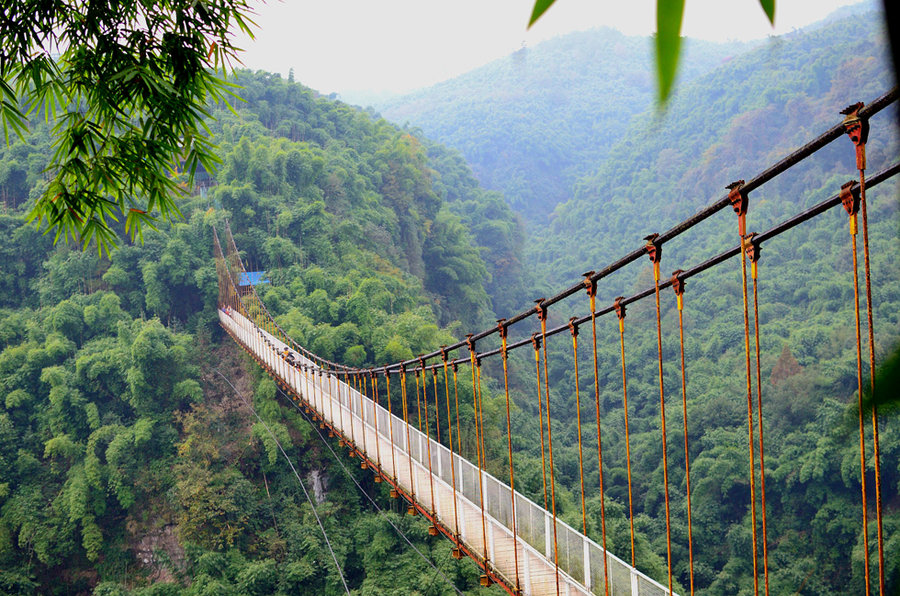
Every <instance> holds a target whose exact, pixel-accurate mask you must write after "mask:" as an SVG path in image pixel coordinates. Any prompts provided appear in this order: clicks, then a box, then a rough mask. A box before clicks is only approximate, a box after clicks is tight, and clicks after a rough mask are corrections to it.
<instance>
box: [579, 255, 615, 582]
mask: <svg viewBox="0 0 900 596" xmlns="http://www.w3.org/2000/svg"><path fill="white" fill-rule="evenodd" d="M583 277H584V282H583V283H584V288H585V290H586V291H587V294H588V298H589V299H590V305H591V334H592V337H593V340H594V344H593V347H594V350H593V352H594V405H595V407H596V411H597V470H598V473H599V476H600V532H601V538H602V540H603V592H604V594H605V596H609V577H608V574H609V565H608V560H607V556H606V498H605V496H604V487H603V441H602V438H601V434H600V366H599V363H598V359H597V280H595V279H594V271H588V272H587V273H584V274H583Z"/></svg>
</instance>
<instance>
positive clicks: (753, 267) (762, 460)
mask: <svg viewBox="0 0 900 596" xmlns="http://www.w3.org/2000/svg"><path fill="white" fill-rule="evenodd" d="M755 236H756V234H748V235H747V241H746V242H745V247H744V252H746V253H747V258H748V259H750V279H751V280H752V281H753V333H754V344H753V345H754V348H755V350H756V425H757V428H758V429H759V497H760V506H761V509H760V515H761V517H762V548H763V583H764V588H765V594H766V596H769V530H768V524H767V515H766V455H765V441H764V440H763V410H762V371H761V366H760V345H759V295H758V286H759V282H758V277H759V275H758V274H759V256H760V251H761V248H760V246H759V245H758V244H757V243H756V242H754V237H755Z"/></svg>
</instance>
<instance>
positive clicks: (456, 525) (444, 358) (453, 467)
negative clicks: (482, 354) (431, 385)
mask: <svg viewBox="0 0 900 596" xmlns="http://www.w3.org/2000/svg"><path fill="white" fill-rule="evenodd" d="M447 360H448V359H447V346H441V362H443V365H444V398H445V402H446V404H447V433H448V435H447V446H448V447H449V448H450V482H451V486H452V488H453V540H454V542H455V543H456V545H457V547H456V548H455V549H453V554H454V555H455V556H459V555H461V554H462V553H461V552H460V551H459V543H460V535H459V512H458V510H457V492H456V456H455V455H454V454H453V417H452V416H451V413H450V379H449V376H448V371H447ZM454 366H455V363H454ZM453 377H454V380H455V379H456V374H455V372H454V375H453ZM456 434H457V435H459V426H458V424H457V427H456ZM457 440H458V439H457Z"/></svg>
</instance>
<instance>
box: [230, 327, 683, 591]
mask: <svg viewBox="0 0 900 596" xmlns="http://www.w3.org/2000/svg"><path fill="white" fill-rule="evenodd" d="M219 320H220V322H221V324H222V326H223V327H224V328H225V329H226V330H227V331H228V333H229V334H230V335H231V336H232V337H233V338H234V339H235V341H237V342H238V344H239V345H241V346H242V347H243V348H244V349H246V350H247V351H248V352H250V353H251V354H254V355H255V356H256V358H257V359H258V360H260V361H261V362H262V363H263V364H264V365H265V366H266V367H267V369H268V370H269V372H270V374H272V375H273V376H275V377H277V378H278V379H279V380H280V381H281V382H282V383H284V384H285V385H288V386H290V387H291V388H292V389H293V391H294V393H295V394H296V395H298V396H302V399H303V400H304V402H305V403H306V404H308V405H309V406H310V407H311V408H312V409H313V410H315V412H316V415H317V416H318V417H320V418H321V419H322V420H323V422H325V423H326V424H328V425H329V426H330V427H331V428H333V429H334V430H335V432H337V433H339V434H340V435H341V436H342V437H343V438H344V439H345V440H347V441H348V442H349V443H350V444H351V445H352V446H353V447H354V449H355V450H356V451H357V452H358V453H359V454H360V455H361V456H362V457H363V458H365V460H366V461H367V462H368V463H369V464H371V465H374V466H375V467H376V468H377V469H380V470H381V474H382V476H384V477H385V478H386V479H387V480H388V482H390V483H391V484H392V485H394V486H395V487H396V488H397V489H398V490H399V491H400V492H401V493H403V494H404V495H405V496H406V497H407V498H409V499H410V500H411V501H412V502H414V503H415V505H416V507H417V509H418V510H419V511H421V512H422V513H423V514H425V515H426V516H427V517H429V518H431V519H432V520H433V521H434V523H435V526H436V527H438V528H439V529H440V531H442V532H443V533H445V534H447V535H448V536H449V537H450V538H451V540H454V541H455V542H457V543H458V544H459V545H460V546H461V547H462V548H463V550H464V551H466V552H467V554H469V555H470V556H472V558H473V559H475V560H476V561H477V562H479V563H480V564H482V565H484V564H485V559H486V560H487V561H486V565H487V568H488V571H489V574H490V575H492V576H493V577H494V578H495V579H500V580H501V581H502V583H504V584H505V585H506V587H507V588H508V589H514V588H515V587H516V586H519V587H520V589H521V591H522V593H524V594H534V595H552V596H556V595H557V594H561V595H569V596H575V595H585V596H586V595H588V594H605V586H604V567H605V568H606V569H608V573H609V593H610V594H611V595H613V596H620V595H621V596H624V595H630V596H638V595H640V596H658V595H659V596H662V595H665V594H668V590H667V589H665V588H664V587H663V586H661V585H660V584H658V583H656V582H655V581H653V580H651V579H650V578H648V577H647V576H645V575H643V574H642V573H640V572H639V571H637V570H636V569H634V568H633V567H631V566H629V565H627V564H626V563H624V562H623V561H622V560H621V559H618V558H617V557H615V556H614V555H612V553H607V554H606V557H605V563H606V564H605V565H604V553H603V549H602V548H600V546H599V545H597V544H596V543H595V542H593V541H592V540H590V539H589V538H587V537H585V536H583V535H582V534H580V533H578V532H576V531H575V530H574V529H572V528H571V527H570V526H568V525H566V524H565V523H563V522H561V521H558V520H557V521H556V530H557V544H558V549H559V553H558V554H559V557H558V561H559V564H558V567H557V565H556V563H555V558H554V553H553V523H554V522H553V517H552V515H551V514H550V513H549V512H547V511H545V510H544V509H543V508H541V507H539V506H537V505H536V504H535V503H533V502H532V501H530V500H529V499H527V498H526V497H524V496H522V495H521V494H519V493H518V492H516V495H515V497H516V498H515V514H516V524H515V525H516V532H515V535H514V533H513V530H512V529H511V528H512V525H513V524H512V517H513V516H512V503H511V498H510V489H509V486H507V485H506V484H504V483H502V482H501V481H499V480H498V479H496V478H494V477H493V476H491V475H490V474H488V473H486V472H484V471H481V472H480V474H481V479H480V480H481V482H480V483H479V470H478V468H477V467H476V466H475V465H473V464H472V463H471V462H469V461H468V460H466V459H464V458H462V457H460V456H459V455H458V454H456V453H453V454H451V453H450V450H449V449H448V448H446V447H444V446H443V445H442V444H440V443H438V442H437V441H434V440H432V439H430V438H429V437H427V436H426V435H425V434H423V433H421V432H419V430H418V429H417V428H415V427H414V425H412V424H409V425H407V424H406V423H404V422H403V420H402V419H400V418H399V417H397V416H395V415H392V414H390V413H389V412H388V411H387V410H386V409H384V408H382V407H381V406H379V405H377V404H375V403H374V402H373V401H372V400H370V399H369V398H367V397H366V396H365V395H362V394H361V393H359V392H358V391H356V390H355V389H354V388H353V387H351V386H350V385H349V384H347V383H345V382H343V381H340V380H339V379H338V378H337V376H335V375H333V374H329V373H328V372H327V371H324V370H321V369H319V368H318V367H317V366H316V365H315V363H314V362H312V361H311V360H308V359H306V358H305V357H303V356H302V355H301V354H298V353H297V352H296V351H293V350H290V348H288V346H286V344H284V343H283V342H281V341H280V340H278V339H276V338H275V337H274V336H273V335H271V334H269V333H267V332H265V331H263V330H262V329H260V328H259V327H257V326H255V325H254V324H253V323H252V322H251V321H250V320H249V319H247V318H246V317H244V316H243V315H241V314H240V313H237V312H234V311H233V310H229V312H228V313H226V312H223V311H221V310H220V311H219ZM276 349H277V350H279V351H283V350H285V349H287V350H289V352H290V353H291V354H292V355H293V358H294V360H295V362H297V363H300V364H301V365H303V366H305V367H308V370H310V371H312V372H306V371H304V370H301V367H292V366H290V365H289V364H288V363H287V362H286V361H285V360H284V359H282V358H281V357H279V356H278V354H277V353H276ZM429 462H430V464H431V465H430V466H429ZM451 462H452V464H451ZM454 485H455V486H456V491H454V490H453V486H454ZM482 493H483V507H482ZM457 520H458V525H457ZM517 557H518V574H517V572H516V558H517ZM517 576H518V580H517Z"/></svg>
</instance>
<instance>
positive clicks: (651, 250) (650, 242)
mask: <svg viewBox="0 0 900 596" xmlns="http://www.w3.org/2000/svg"><path fill="white" fill-rule="evenodd" d="M657 238H659V234H651V235H650V236H647V237H646V238H645V240H646V241H647V255H648V256H649V257H650V261H651V262H652V263H653V281H654V288H655V290H656V292H655V293H656V349H657V354H658V358H657V363H658V367H659V425H660V431H661V435H662V455H663V457H662V464H663V487H664V490H665V492H664V495H665V504H666V555H667V557H666V561H667V563H668V578H669V593H670V594H671V593H672V526H671V523H670V519H671V518H670V516H669V454H668V451H669V450H668V447H667V444H666V392H665V389H664V387H663V353H662V316H661V311H660V305H659V262H660V259H661V258H662V246H661V245H659V244H657V243H656V239H657Z"/></svg>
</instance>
